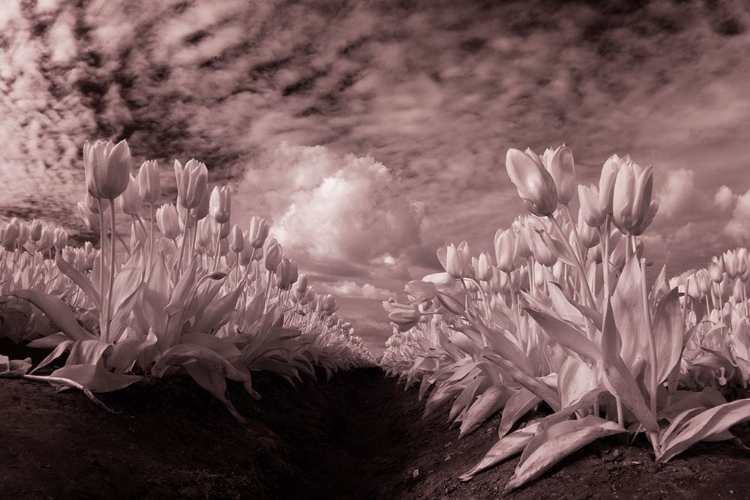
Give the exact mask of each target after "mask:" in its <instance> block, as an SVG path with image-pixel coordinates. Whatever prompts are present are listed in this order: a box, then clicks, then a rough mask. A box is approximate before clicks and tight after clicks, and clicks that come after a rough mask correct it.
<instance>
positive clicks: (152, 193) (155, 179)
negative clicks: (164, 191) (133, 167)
mask: <svg viewBox="0 0 750 500" xmlns="http://www.w3.org/2000/svg"><path fill="white" fill-rule="evenodd" d="M138 194H139V195H140V197H141V198H142V199H143V201H145V202H146V203H156V201H157V200H158V199H159V196H161V183H160V181H159V164H158V163H156V160H147V161H144V162H143V164H142V165H141V169H140V170H139V171H138Z"/></svg>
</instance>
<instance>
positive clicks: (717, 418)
mask: <svg viewBox="0 0 750 500" xmlns="http://www.w3.org/2000/svg"><path fill="white" fill-rule="evenodd" d="M696 411H697V414H694V413H696ZM682 415H691V417H690V418H689V419H688V420H687V421H685V419H681V418H680V416H682ZM747 420H750V399H738V400H737V401H732V402H731V403H725V404H723V405H720V406H716V407H714V408H709V409H707V410H703V411H701V410H700V409H698V410H696V409H690V410H685V412H683V413H682V414H680V415H678V417H677V418H675V420H674V421H673V422H672V424H671V425H670V427H669V428H667V431H665V432H664V434H663V435H662V438H661V439H660V442H659V445H660V453H659V456H658V457H657V460H658V461H659V462H667V461H669V460H671V459H672V458H674V457H675V456H677V455H679V454H680V453H682V452H683V451H685V450H687V449H688V448H690V447H691V446H692V445H694V444H695V443H697V442H699V441H704V440H706V439H709V438H711V437H713V436H716V435H722V433H724V432H725V431H727V430H728V429H729V428H730V427H731V426H733V425H736V424H739V423H741V422H745V421H747ZM675 428H679V430H678V431H673V429H675ZM672 431H673V432H672Z"/></svg>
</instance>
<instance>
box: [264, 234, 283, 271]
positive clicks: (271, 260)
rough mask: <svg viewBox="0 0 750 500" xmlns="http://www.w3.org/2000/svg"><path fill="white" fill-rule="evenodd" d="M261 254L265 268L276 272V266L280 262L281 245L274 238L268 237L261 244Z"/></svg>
mask: <svg viewBox="0 0 750 500" xmlns="http://www.w3.org/2000/svg"><path fill="white" fill-rule="evenodd" d="M263 255H264V258H265V261H264V264H265V266H266V270H268V271H270V272H276V268H277V267H278V266H279V263H280V262H281V255H282V253H281V245H279V243H278V242H277V241H276V238H268V240H267V241H266V243H265V245H264V246H263Z"/></svg>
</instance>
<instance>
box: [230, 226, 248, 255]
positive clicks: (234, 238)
mask: <svg viewBox="0 0 750 500" xmlns="http://www.w3.org/2000/svg"><path fill="white" fill-rule="evenodd" d="M229 248H231V249H232V251H233V252H234V253H240V252H242V249H243V248H245V238H244V237H243V235H242V229H241V228H240V226H238V225H237V224H235V225H234V226H232V230H231V232H230V233H229Z"/></svg>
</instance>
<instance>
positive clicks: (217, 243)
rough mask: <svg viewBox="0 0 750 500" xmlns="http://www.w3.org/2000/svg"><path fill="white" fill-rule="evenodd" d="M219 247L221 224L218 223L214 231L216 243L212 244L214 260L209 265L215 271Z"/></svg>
mask: <svg viewBox="0 0 750 500" xmlns="http://www.w3.org/2000/svg"><path fill="white" fill-rule="evenodd" d="M220 247H221V224H219V225H218V229H217V231H216V244H215V245H214V262H213V265H212V266H211V269H212V270H213V271H216V268H217V267H218V266H219V248H220Z"/></svg>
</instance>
